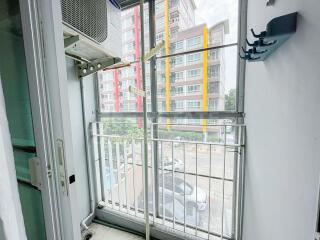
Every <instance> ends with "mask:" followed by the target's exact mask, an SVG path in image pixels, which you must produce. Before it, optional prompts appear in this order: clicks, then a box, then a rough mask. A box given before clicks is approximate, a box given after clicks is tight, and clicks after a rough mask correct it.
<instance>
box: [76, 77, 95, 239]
mask: <svg viewBox="0 0 320 240" xmlns="http://www.w3.org/2000/svg"><path fill="white" fill-rule="evenodd" d="M80 93H81V108H82V121H83V135H84V144H85V151H86V159H87V161H86V162H87V173H88V187H89V198H90V214H89V215H88V216H87V217H86V218H85V219H83V220H82V222H81V223H80V227H81V228H82V229H83V230H88V226H87V221H88V220H89V219H90V218H92V217H94V213H95V199H94V192H93V188H94V186H93V180H92V165H91V161H90V155H89V149H88V135H87V128H86V114H85V107H84V89H83V78H81V79H80ZM86 235H87V236H89V235H92V233H91V232H88V233H86Z"/></svg>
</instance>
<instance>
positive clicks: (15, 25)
mask: <svg viewBox="0 0 320 240" xmlns="http://www.w3.org/2000/svg"><path fill="white" fill-rule="evenodd" d="M0 9H1V11H0V56H1V57H0V75H1V81H2V86H3V93H4V98H5V104H6V113H7V118H8V122H9V128H10V134H11V141H12V145H13V151H14V159H15V168H16V175H17V181H18V188H19V196H20V201H21V205H22V212H23V217H24V223H25V227H26V234H27V237H28V239H30V240H42V239H46V231H45V223H44V211H43V203H42V196H41V191H40V190H39V189H38V188H37V187H35V186H33V185H32V184H31V182H32V180H31V179H32V178H31V173H30V168H29V160H30V159H31V158H33V157H36V156H37V151H36V144H35V138H34V126H33V119H32V114H31V105H30V95H29V86H28V77H27V66H26V59H25V49H24V40H23V35H22V26H21V17H20V7H19V1H18V0H13V1H12V0H0Z"/></svg>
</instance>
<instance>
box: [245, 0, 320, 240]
mask: <svg viewBox="0 0 320 240" xmlns="http://www.w3.org/2000/svg"><path fill="white" fill-rule="evenodd" d="M266 2H267V1H266V0H265V1H256V0H248V36H249V35H251V33H250V32H249V30H250V28H254V30H255V31H256V32H260V31H262V30H264V29H265V26H266V23H267V22H268V21H269V20H271V19H272V18H273V17H276V16H279V15H283V14H287V13H291V12H294V11H298V12H299V19H298V26H297V32H296V34H295V35H293V36H292V37H291V38H290V39H289V40H288V41H287V42H286V43H284V45H282V46H281V47H280V48H279V49H278V50H277V51H276V52H274V53H273V54H272V55H271V56H270V57H269V58H268V59H267V60H266V61H264V62H257V63H247V65H246V87H245V94H246V95H245V96H246V99H245V112H246V120H245V122H246V125H247V152H246V153H247V156H246V167H245V171H246V173H245V174H246V175H245V199H244V219H243V220H244V228H243V239H244V240H256V239H259V240H270V239H272V240H284V239H290V240H302V239H303V240H308V239H309V240H311V239H314V230H315V225H316V209H317V201H318V191H319V170H320V125H319V123H320V48H319V43H320V12H319V9H320V1H318V0H305V1H301V0H276V1H275V5H274V6H270V7H266ZM248 38H249V40H252V38H251V36H250V37H248Z"/></svg>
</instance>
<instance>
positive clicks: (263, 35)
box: [251, 28, 267, 39]
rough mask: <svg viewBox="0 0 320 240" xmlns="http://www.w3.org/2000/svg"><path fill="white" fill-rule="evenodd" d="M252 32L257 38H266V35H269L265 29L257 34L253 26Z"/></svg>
mask: <svg viewBox="0 0 320 240" xmlns="http://www.w3.org/2000/svg"><path fill="white" fill-rule="evenodd" d="M251 33H252V35H253V36H254V37H255V38H260V39H263V38H265V36H266V35H267V32H266V31H263V32H261V33H260V34H256V33H255V32H254V31H253V28H251Z"/></svg>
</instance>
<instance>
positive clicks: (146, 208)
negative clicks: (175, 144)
mask: <svg viewBox="0 0 320 240" xmlns="http://www.w3.org/2000/svg"><path fill="white" fill-rule="evenodd" d="M143 3H144V0H140V31H141V58H140V59H141V67H142V68H141V69H142V90H143V92H144V93H145V94H144V96H143V140H144V161H143V185H144V217H145V222H146V240H149V239H150V226H149V196H148V187H149V186H148V133H147V130H148V129H147V94H146V69H145V68H146V65H145V62H144V9H143Z"/></svg>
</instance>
